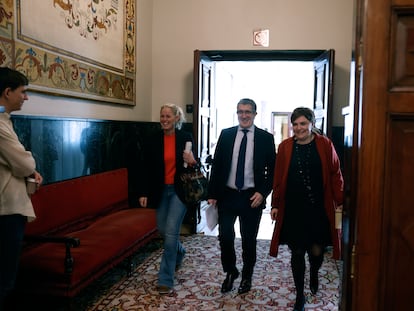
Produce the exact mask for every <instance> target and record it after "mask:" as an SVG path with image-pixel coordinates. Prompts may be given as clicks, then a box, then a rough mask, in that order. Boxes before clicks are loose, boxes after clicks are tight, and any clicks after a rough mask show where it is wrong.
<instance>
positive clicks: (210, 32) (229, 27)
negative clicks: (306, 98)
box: [21, 0, 353, 125]
mask: <svg viewBox="0 0 414 311" xmlns="http://www.w3.org/2000/svg"><path fill="white" fill-rule="evenodd" d="M136 12H137V20H138V21H137V27H136V32H137V92H136V94H137V96H136V106H135V107H127V106H122V105H121V106H117V105H111V104H100V103H96V102H93V101H83V100H79V99H67V98H63V97H54V96H48V95H43V94H29V95H30V100H29V101H28V102H27V103H26V104H25V106H24V107H23V109H22V111H21V113H22V114H31V115H47V116H70V117H82V118H98V119H111V120H137V121H158V118H159V109H160V106H161V105H162V104H164V103H165V102H174V103H176V104H179V105H181V106H182V107H183V108H184V107H185V105H186V104H191V103H192V94H193V90H192V88H193V51H194V50H196V49H200V50H250V49H258V47H254V46H253V44H252V31H253V29H257V28H266V29H269V30H270V45H269V47H268V48H262V49H274V50H287V49H328V48H333V49H335V51H336V62H335V63H336V67H335V90H334V92H335V93H334V118H333V121H334V125H341V124H342V123H343V122H342V116H341V109H342V107H343V106H346V105H347V104H348V93H349V63H350V58H351V48H352V20H353V3H352V1H348V0H312V1H309V0H289V1H286V0H207V1H206V0H137V5H136ZM259 49H260V48H259ZM187 119H188V121H192V116H191V115H188V116H187Z"/></svg>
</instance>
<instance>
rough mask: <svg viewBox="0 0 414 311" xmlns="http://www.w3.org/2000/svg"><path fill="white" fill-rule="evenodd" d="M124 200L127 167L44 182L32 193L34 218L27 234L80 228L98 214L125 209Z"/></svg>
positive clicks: (126, 198)
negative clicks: (53, 181)
mask: <svg viewBox="0 0 414 311" xmlns="http://www.w3.org/2000/svg"><path fill="white" fill-rule="evenodd" d="M127 202H128V171H127V169H126V168H121V169H118V170H113V171H108V172H104V173H100V174H95V175H90V176H83V177H79V178H74V179H70V180H66V181H62V182H58V183H53V184H50V185H46V186H43V187H40V189H39V190H38V191H37V192H36V193H35V194H34V195H32V203H33V207H34V209H35V213H36V217H37V218H36V219H35V220H34V221H32V222H30V223H28V224H27V226H26V234H46V233H53V232H59V231H63V232H65V229H67V228H68V227H72V228H73V229H74V228H78V229H79V228H81V227H82V226H85V225H88V224H89V223H90V220H91V219H93V218H95V217H96V216H97V215H100V214H105V213H107V212H108V211H109V210H111V209H114V208H116V209H121V208H126V207H127ZM66 231H67V230H66Z"/></svg>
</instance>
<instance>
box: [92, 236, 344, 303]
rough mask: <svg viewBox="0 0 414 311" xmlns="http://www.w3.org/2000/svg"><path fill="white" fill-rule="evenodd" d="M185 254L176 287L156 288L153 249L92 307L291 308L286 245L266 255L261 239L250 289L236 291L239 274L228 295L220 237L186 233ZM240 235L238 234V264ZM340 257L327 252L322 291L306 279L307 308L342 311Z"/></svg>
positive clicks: (158, 256) (157, 257)
mask: <svg viewBox="0 0 414 311" xmlns="http://www.w3.org/2000/svg"><path fill="white" fill-rule="evenodd" d="M182 240H183V244H184V246H185V247H186V250H187V254H186V257H185V259H184V262H183V266H182V267H181V269H180V270H179V271H178V272H177V273H176V285H175V287H174V292H173V293H172V294H171V295H168V296H160V295H159V294H158V292H157V291H156V284H157V271H158V268H159V264H160V259H161V254H162V253H161V252H162V250H157V251H155V252H154V253H153V254H152V255H151V256H149V257H148V258H147V259H146V260H144V261H143V262H142V264H140V265H139V266H138V267H137V269H136V270H135V272H134V273H133V274H132V275H131V276H128V277H124V278H123V279H122V280H121V281H120V282H118V283H117V284H116V285H114V286H113V287H112V288H111V289H110V290H109V291H108V292H107V293H106V294H105V295H104V296H103V297H102V298H101V299H99V300H98V301H97V302H96V303H95V305H94V306H93V307H92V308H89V310H91V311H98V310H108V311H121V310H122V311H124V310H128V311H132V310H154V311H155V310H156V311H158V310H168V311H171V310H177V311H178V310H179V311H185V310H197V311H199V310H208V311H213V310H214V311H215V310H226V311H227V310H229V311H232V310H278V311H284V310H292V309H293V304H294V300H295V290H294V285H293V280H292V276H291V271H290V263H289V262H290V254H289V251H288V249H287V248H286V247H283V249H281V251H280V252H279V256H280V257H278V258H277V259H275V258H272V257H270V256H269V255H268V251H269V243H270V241H269V240H258V245H257V250H258V258H257V264H256V268H255V272H254V275H253V282H252V283H253V284H252V290H251V291H250V292H249V293H247V294H244V295H238V293H237V287H238V285H239V282H240V278H239V279H237V280H236V281H235V284H234V286H235V289H234V290H233V291H232V292H230V293H227V294H222V293H221V292H220V287H221V282H222V281H223V280H224V277H225V275H224V273H223V272H222V269H221V264H220V252H219V244H218V241H217V237H213V236H204V235H193V236H185V237H183V238H182ZM240 243H241V242H240V239H236V245H237V249H238V250H239V253H238V260H239V262H238V268H239V269H241V262H240V257H241V256H240V248H241V247H240ZM341 264H342V262H341V261H335V260H333V259H332V258H331V256H330V252H329V251H328V253H327V255H326V256H325V261H324V263H323V266H322V268H321V270H320V278H319V279H320V290H319V292H318V293H317V294H316V295H315V296H313V295H312V294H311V293H310V291H309V288H308V284H309V280H308V274H309V273H308V272H307V275H306V279H305V284H306V285H305V295H306V305H305V310H307V311H310V310H329V311H337V310H338V299H339V290H338V289H339V288H340V285H341V281H340V267H341Z"/></svg>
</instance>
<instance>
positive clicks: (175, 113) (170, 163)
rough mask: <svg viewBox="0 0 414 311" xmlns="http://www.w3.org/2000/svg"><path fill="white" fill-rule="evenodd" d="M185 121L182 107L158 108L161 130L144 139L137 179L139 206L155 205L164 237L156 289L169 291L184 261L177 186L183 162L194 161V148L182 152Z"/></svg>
mask: <svg viewBox="0 0 414 311" xmlns="http://www.w3.org/2000/svg"><path fill="white" fill-rule="evenodd" d="M184 121H185V118H184V114H183V111H182V109H181V108H180V107H178V106H176V105H174V104H165V105H163V106H162V107H161V110H160V124H161V130H160V131H158V132H156V133H155V135H151V137H148V139H147V140H146V141H145V142H144V146H143V155H144V161H143V165H142V167H141V171H140V174H141V177H140V178H139V180H138V189H137V190H138V198H139V204H140V205H141V206H142V207H147V206H151V207H156V208H157V209H156V211H157V228H158V231H159V232H160V234H161V236H162V238H163V240H164V252H163V255H162V259H161V265H160V270H159V272H158V286H157V290H158V292H159V293H160V294H170V293H172V291H173V287H174V274H175V271H176V269H178V268H179V267H180V265H181V263H182V261H183V258H184V255H185V249H184V247H183V245H182V244H181V242H180V229H181V225H182V222H183V220H184V216H185V214H186V211H187V207H186V206H185V204H184V203H183V201H182V198H183V194H182V193H181V191H180V190H179V189H180V188H179V187H177V185H178V178H179V176H180V173H181V172H182V171H183V169H184V163H187V164H189V165H195V164H197V161H196V159H195V158H194V155H193V152H192V151H191V152H185V150H184V149H185V145H186V143H187V142H191V143H192V142H193V139H192V136H191V134H190V133H188V132H185V131H183V130H181V127H182V124H183V122H184Z"/></svg>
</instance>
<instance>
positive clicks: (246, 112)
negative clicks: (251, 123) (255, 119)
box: [237, 110, 254, 116]
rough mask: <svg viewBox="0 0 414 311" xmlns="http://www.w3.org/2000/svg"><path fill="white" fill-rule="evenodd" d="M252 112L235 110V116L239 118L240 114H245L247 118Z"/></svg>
mask: <svg viewBox="0 0 414 311" xmlns="http://www.w3.org/2000/svg"><path fill="white" fill-rule="evenodd" d="M253 113H254V112H253V111H250V110H237V114H238V115H239V116H240V115H242V114H246V115H248V116H250V115H252V114H253Z"/></svg>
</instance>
